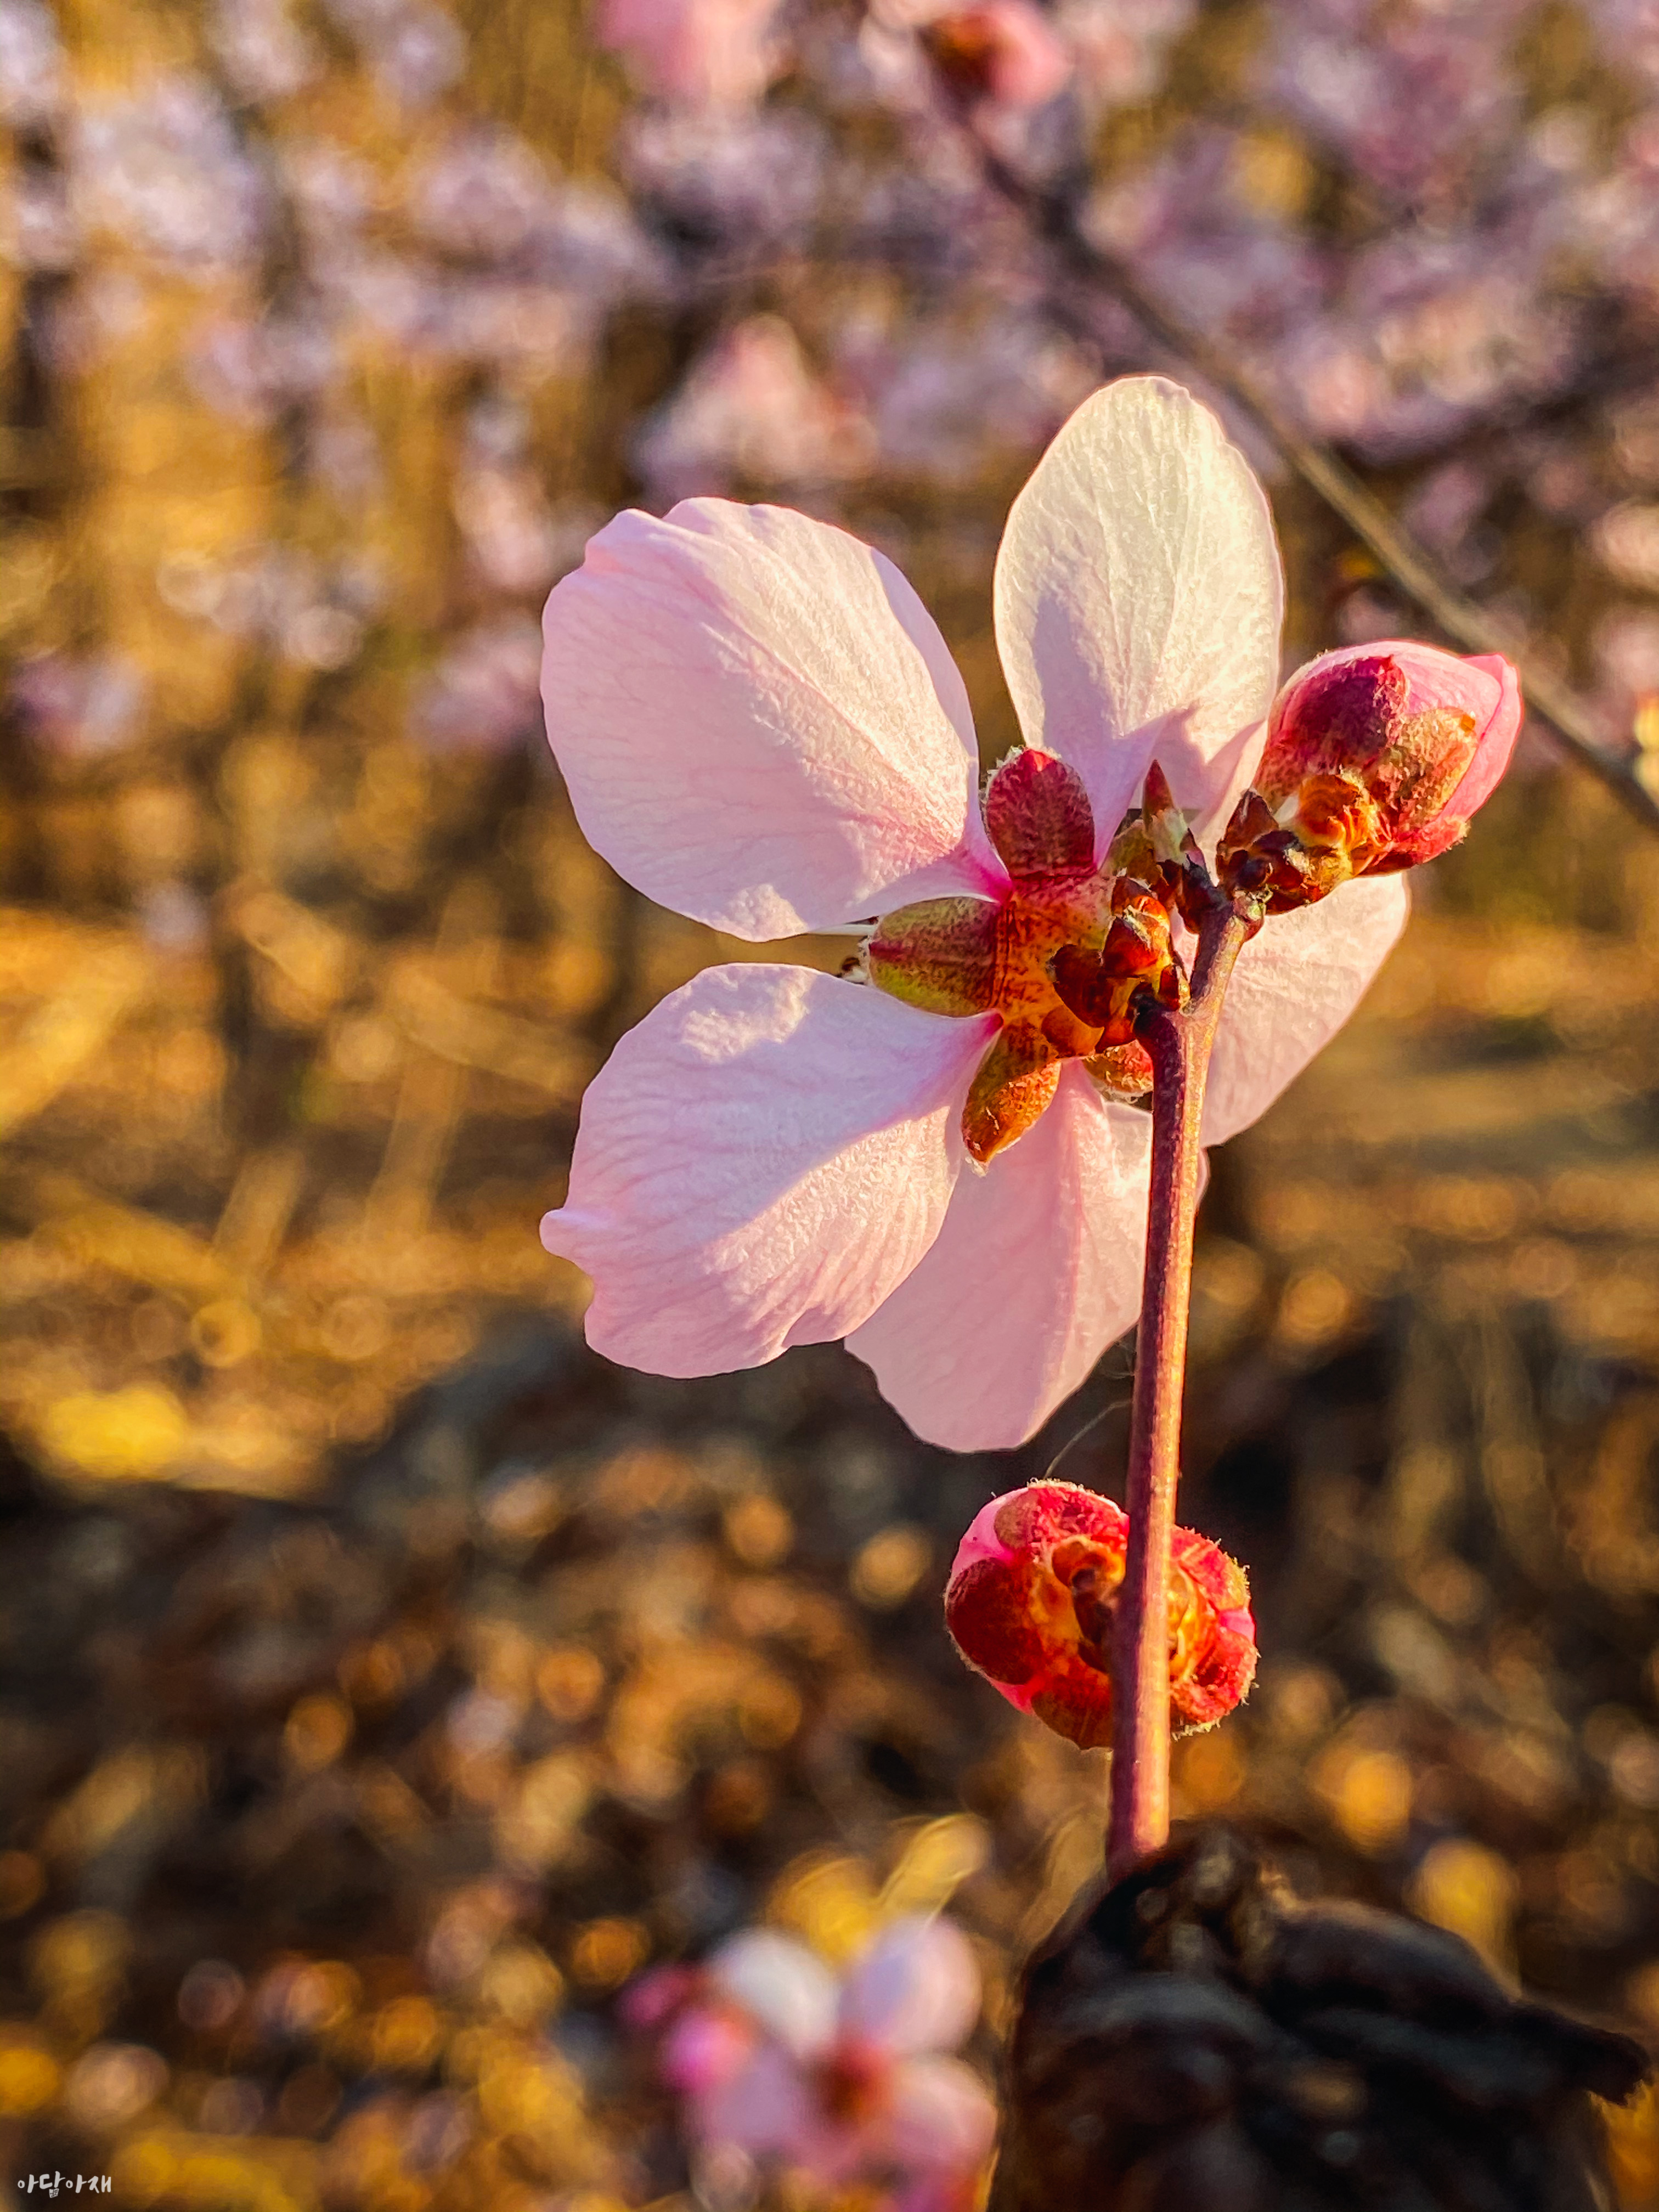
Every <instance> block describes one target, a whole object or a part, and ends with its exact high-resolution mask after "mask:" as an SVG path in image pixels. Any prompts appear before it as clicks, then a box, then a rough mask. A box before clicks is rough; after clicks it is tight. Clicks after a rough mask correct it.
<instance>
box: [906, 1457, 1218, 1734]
mask: <svg viewBox="0 0 1659 2212" xmlns="http://www.w3.org/2000/svg"><path fill="white" fill-rule="evenodd" d="M1128 1533H1129V1523H1128V1519H1127V1516H1126V1515H1125V1514H1124V1513H1123V1511H1122V1510H1121V1508H1120V1507H1119V1506H1116V1505H1115V1504H1113V1503H1112V1501H1111V1499H1110V1498H1101V1497H1098V1496H1097V1494H1096V1493H1095V1492H1093V1491H1092V1490H1083V1489H1080V1488H1079V1486H1078V1485H1077V1484H1075V1483H1072V1482H1033V1483H1028V1484H1027V1485H1026V1486H1025V1488H1024V1490H1011V1491H1009V1492H1006V1494H1005V1495H1004V1496H1003V1497H1001V1498H993V1499H992V1500H991V1503H990V1504H988V1505H987V1506H986V1507H985V1508H984V1510H982V1511H981V1513H980V1514H979V1515H978V1516H977V1517H976V1518H975V1522H974V1524H973V1526H972V1527H971V1528H969V1531H968V1533H967V1534H966V1535H965V1536H964V1537H963V1540H962V1543H961V1545H960V1547H958V1549H957V1556H956V1563H955V1565H953V1566H952V1568H951V1579H950V1581H949V1583H947V1584H946V1585H945V1626H947V1627H948V1628H949V1629H950V1632H951V1636H952V1638H954V1639H955V1642H956V1646H957V1650H959V1651H960V1652H961V1654H962V1656H963V1658H964V1659H965V1660H966V1661H967V1662H968V1664H969V1666H970V1667H973V1668H977V1670H978V1671H979V1673H981V1674H983V1675H985V1676H986V1677H987V1680H989V1681H991V1682H992V1683H994V1685H995V1686H996V1687H997V1688H998V1689H999V1690H1000V1691H1001V1692H1002V1694H1003V1696H1004V1697H1005V1698H1006V1699H1007V1700H1008V1702H1009V1704H1010V1705H1017V1706H1018V1708H1019V1710H1020V1711H1021V1712H1023V1713H1034V1714H1035V1715H1036V1717H1037V1719H1038V1720H1040V1721H1042V1722H1045V1723H1047V1725H1048V1727H1049V1728H1051V1729H1054V1731H1055V1733H1056V1734H1057V1735H1063V1736H1068V1737H1069V1738H1070V1739H1071V1741H1073V1743H1078V1744H1081V1745H1083V1746H1084V1747H1085V1749H1087V1748H1089V1747H1092V1746H1094V1745H1096V1744H1103V1743H1108V1742H1109V1741H1110V1740H1111V1733H1112V1681H1111V1674H1110V1663H1111V1645H1112V1626H1113V1615H1114V1613H1115V1609H1116V1599H1117V1592H1118V1589H1119V1588H1120V1587H1121V1583H1122V1581H1123V1558H1124V1552H1125V1548H1126V1547H1127V1540H1128ZM1249 1600H1250V1592H1249V1583H1247V1582H1246V1581H1245V1578H1244V1571H1243V1568H1242V1567H1240V1566H1239V1565H1237V1562H1236V1561H1235V1560H1232V1559H1229V1558H1228V1556H1227V1554H1226V1553H1225V1552H1224V1551H1222V1550H1220V1549H1219V1547H1218V1546H1216V1545H1214V1544H1212V1542H1211V1541H1210V1540H1209V1538H1208V1537H1207V1536H1200V1534H1198V1533H1197V1532H1196V1530H1194V1529H1191V1528H1177V1529H1176V1532H1175V1551H1174V1560H1173V1567H1172V1572H1171V1575H1170V1704H1171V1705H1172V1707H1173V1709H1174V1714H1175V1718H1176V1722H1177V1723H1183V1722H1184V1723H1186V1725H1187V1726H1188V1728H1208V1727H1209V1726H1210V1725H1211V1723H1212V1722H1215V1721H1218V1720H1219V1719H1220V1718H1221V1717H1222V1716H1223V1714H1224V1713H1230V1712H1231V1711H1232V1709H1233V1707H1234V1706H1235V1705H1237V1704H1239V1703H1240V1701H1241V1700H1242V1699H1243V1697H1244V1696H1245V1694H1246V1692H1248V1691H1249V1686H1250V1683H1251V1681H1252V1680H1253V1679H1254V1677H1255V1621H1254V1620H1252V1619H1251V1617H1250V1609H1249Z"/></svg>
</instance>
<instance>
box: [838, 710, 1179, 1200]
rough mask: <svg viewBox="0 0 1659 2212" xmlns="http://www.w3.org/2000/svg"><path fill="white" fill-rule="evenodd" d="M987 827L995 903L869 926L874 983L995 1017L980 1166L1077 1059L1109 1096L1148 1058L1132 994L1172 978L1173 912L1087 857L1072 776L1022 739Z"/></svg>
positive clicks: (1125, 1088) (1136, 1089)
mask: <svg viewBox="0 0 1659 2212" xmlns="http://www.w3.org/2000/svg"><path fill="white" fill-rule="evenodd" d="M985 823H986V828H987V831H988V832H989V834H990V837H991V842H992V843H993V844H994V846H995V848H996V850H997V853H998V854H999V856H1000V859H1001V860H1002V862H1003V864H1004V866H1006V868H1007V870H1008V873H1009V876H1010V878H1011V879H1012V880H1011V888H1010V890H1009V891H1008V893H1007V894H1006V896H1004V897H1003V898H1001V899H993V898H969V897H963V898H941V899H923V900H921V901H920V902H918V903H917V904H915V906H908V907H901V908H898V909H897V910H896V912H894V913H892V914H890V915H884V916H883V917H882V919H881V921H878V923H877V925H876V927H875V930H874V932H873V933H872V936H871V939H870V942H869V945H868V947H867V950H866V960H867V964H868V970H869V976H870V981H872V983H874V984H876V985H878V987H880V988H881V989H882V990H884V991H889V992H890V993H891V994H893V996H894V997H895V998H898V999H902V1000H905V1001H906V1002H907V1003H908V1004H909V1005H911V1006H921V1007H923V1008H925V1009H926V1011H927V1012H929V1013H935V1014H946V1015H953V1016H957V1017H961V1016H964V1015H969V1014H986V1013H996V1014H1000V1016H1001V1017H1002V1028H1001V1030H1000V1033H999V1034H998V1036H997V1037H996V1039H995V1040H994V1042H993V1043H992V1045H991V1047H990V1049H989V1050H988V1051H987V1054H986V1055H985V1058H984V1060H982V1061H981V1064H980V1067H979V1071H978V1073H977V1074H976V1075H975V1078H974V1081H973V1085H972V1086H971V1088H970V1089H969V1095H968V1103H967V1106H966V1108H965V1109H964V1111H963V1124H962V1128H963V1141H964V1142H965V1143H966V1145H967V1147H968V1150H969V1152H970V1153H971V1154H972V1156H973V1157H974V1158H975V1159H976V1160H978V1161H979V1162H980V1163H981V1165H983V1164H985V1163H986V1162H987V1161H989V1160H990V1159H992V1158H994V1156H995V1155H996V1154H997V1153H998V1152H1000V1151H1002V1150H1003V1148H1004V1147H1005V1146H1008V1145H1011V1144H1012V1143H1013V1142H1014V1140H1015V1139H1016V1138H1018V1137H1021V1136H1023V1135H1024V1133H1025V1132H1026V1130H1027V1129H1029V1128H1030V1127H1031V1125H1032V1123H1033V1122H1034V1121H1036V1118H1037V1116H1038V1115H1040V1114H1041V1113H1042V1110H1043V1109H1044V1108H1045V1107H1046V1106H1047V1105H1048V1102H1049V1101H1050V1099H1052V1098H1053V1097H1054V1092H1055V1091H1056V1090H1057V1088H1058V1087H1059V1084H1060V1068H1061V1066H1062V1065H1063V1063H1064V1062H1065V1061H1066V1060H1083V1061H1084V1062H1085V1065H1086V1066H1087V1067H1088V1069H1089V1072H1090V1074H1091V1076H1092V1077H1093V1078H1094V1079H1095V1080H1096V1081H1097V1083H1098V1084H1099V1085H1101V1087H1102V1088H1103V1090H1105V1091H1108V1092H1109V1094H1110V1095H1112V1096H1114V1097H1137V1096H1139V1094H1140V1093H1141V1092H1143V1091H1145V1090H1146V1088H1147V1086H1148V1084H1149V1082H1150V1079H1151V1065H1150V1062H1149V1061H1148V1060H1147V1059H1146V1053H1145V1051H1144V1049H1143V1048H1142V1047H1141V1046H1140V1045H1139V1044H1138V1043H1137V1042H1135V1040H1134V1018H1135V1012H1136V1008H1137V1006H1138V1004H1139V1001H1140V1000H1142V999H1143V998H1144V996H1145V995H1146V993H1147V991H1148V990H1149V989H1150V990H1151V991H1152V992H1153V993H1154V994H1160V993H1163V992H1165V991H1166V989H1167V987H1168V983H1169V979H1170V977H1171V976H1172V975H1173V974H1174V969H1173V963H1172V959H1171V956H1170V927H1169V915H1168V913H1167V911H1166V909H1165V908H1164V906H1163V905H1162V903H1161V902H1159V900H1158V898H1157V897H1155V896H1153V894H1152V892H1150V891H1149V890H1146V887H1145V886H1144V885H1143V884H1138V883H1135V882H1134V881H1133V879H1132V878H1128V877H1126V876H1117V877H1114V876H1113V874H1112V873H1111V871H1110V869H1109V867H1097V866H1096V864H1095V824H1094V816H1093V813H1092V811H1091V807H1090V805H1089V799H1088V794H1087V793H1086V792H1085V789H1084V787H1083V783H1082V781H1081V779H1080V778H1079V775H1077V773H1076V771H1075V770H1074V769H1071V768H1068V767H1067V766H1066V763H1065V762H1064V761H1061V760H1058V759H1056V758H1055V757H1054V755H1053V754H1052V753H1044V752H1039V751H1037V750H1036V749H1035V748H1034V747H1030V746H1027V747H1025V748H1024V750H1021V751H1018V752H1016V753H1012V754H1011V755H1010V756H1009V757H1008V758H1007V759H1006V761H1004V762H1003V763H1002V765H1001V766H1000V768H999V769H997V770H996V771H995V773H994V775H993V776H992V777H991V780H990V782H989V783H988V785H987V787H986V793H985Z"/></svg>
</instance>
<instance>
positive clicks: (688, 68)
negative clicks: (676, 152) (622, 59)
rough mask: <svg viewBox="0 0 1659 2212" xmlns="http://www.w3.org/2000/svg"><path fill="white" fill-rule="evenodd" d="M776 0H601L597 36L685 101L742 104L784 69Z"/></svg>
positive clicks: (657, 88) (653, 85) (655, 88)
mask: <svg viewBox="0 0 1659 2212" xmlns="http://www.w3.org/2000/svg"><path fill="white" fill-rule="evenodd" d="M776 15H777V5H776V0H599V7H598V10H597V15H596V20H595V26H594V29H595V35H596V36H597V37H598V39H599V44H600V45H601V46H609V47H611V48H612V49H613V50H614V51H616V52H621V53H625V54H626V55H627V56H628V58H629V61H630V62H631V63H632V64H633V65H634V69H635V73H636V74H637V76H639V78H640V80H641V83H643V84H644V85H645V86H646V87H647V89H648V90H650V91H652V92H654V93H658V94H661V95H662V97H663V98H665V99H666V100H678V101H684V103H685V104H686V105H688V106H710V107H746V106H749V105H750V103H751V102H752V101H754V100H758V99H759V97H760V95H761V94H762V93H763V92H764V91H765V90H766V88H767V87H768V85H769V84H771V83H773V82H775V80H776V79H777V78H778V77H779V76H781V75H782V74H783V72H784V70H785V69H786V68H787V66H788V59H789V57H788V52H787V48H786V47H785V46H784V45H783V44H782V42H781V40H780V39H779V37H778V34H777V29H776V24H775V17H776Z"/></svg>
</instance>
